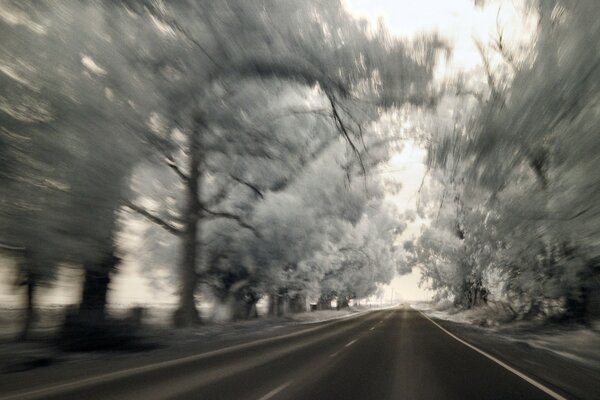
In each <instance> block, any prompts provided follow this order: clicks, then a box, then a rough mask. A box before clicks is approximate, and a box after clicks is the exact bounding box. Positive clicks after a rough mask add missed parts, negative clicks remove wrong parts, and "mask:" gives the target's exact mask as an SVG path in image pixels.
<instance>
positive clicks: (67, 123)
mask: <svg viewBox="0 0 600 400" xmlns="http://www.w3.org/2000/svg"><path fill="white" fill-rule="evenodd" d="M1 15H2V20H0V35H1V36H2V37H3V40H2V43H1V44H0V60H1V61H2V65H1V67H2V68H1V69H0V82H1V83H2V87H3V89H4V90H3V93H2V94H1V95H0V105H1V107H0V187H1V189H0V190H2V193H1V196H0V202H1V203H0V241H1V242H2V247H3V249H4V250H5V251H6V252H7V253H8V254H10V255H12V256H16V257H18V258H19V259H20V260H21V261H20V263H19V265H20V276H21V277H22V279H20V283H21V284H23V285H25V286H26V287H27V288H28V290H27V293H28V295H27V299H28V304H29V308H28V309H29V310H30V312H29V314H28V315H29V317H28V319H27V320H28V321H31V319H32V317H33V304H34V295H35V288H36V287H38V286H39V285H41V284H45V283H51V282H52V280H53V279H54V277H55V274H56V271H57V268H58V266H59V265H68V266H70V267H71V268H80V269H82V271H83V275H84V279H83V284H82V294H81V302H80V305H79V311H78V315H77V318H78V319H79V320H80V321H86V323H87V322H89V323H94V324H95V323H101V322H102V321H104V319H105V317H106V310H105V308H106V302H107V292H108V288H109V284H110V280H111V276H112V274H114V273H115V272H117V270H118V265H119V263H120V259H121V258H122V257H136V258H137V259H139V260H142V262H143V270H144V271H147V272H148V274H149V275H153V272H156V271H158V270H161V271H167V272H168V273H167V274H166V276H167V278H164V276H165V274H161V276H163V278H162V279H168V280H174V281H175V282H176V284H177V285H178V287H179V288H180V289H179V291H178V293H179V306H178V309H177V311H176V313H175V315H174V323H175V324H176V325H177V326H189V325H192V324H195V323H197V322H198V321H199V315H198V311H197V309H196V301H195V297H196V295H197V294H198V292H199V290H200V288H208V290H211V292H212V293H214V294H215V295H216V296H217V297H218V298H220V299H221V300H222V301H223V302H224V303H228V304H231V307H232V310H234V311H233V313H234V315H235V316H237V317H242V316H244V317H247V316H251V315H253V314H254V313H255V304H256V302H257V301H258V299H260V298H261V297H263V296H265V295H270V296H271V299H272V303H273V310H274V312H278V311H277V310H282V309H283V308H282V306H281V305H277V304H278V303H280V302H281V301H287V299H292V300H291V301H292V305H290V307H291V308H294V306H293V303H294V301H295V302H300V300H301V299H302V298H303V296H307V295H309V294H310V295H323V298H327V297H331V296H332V295H336V296H339V298H340V299H342V302H346V301H347V300H348V299H350V298H353V297H364V296H368V295H369V294H371V293H372V292H373V291H374V290H375V289H376V287H377V284H379V283H383V282H387V281H388V280H389V279H390V278H391V276H392V273H393V269H394V268H395V265H394V248H393V243H394V237H395V235H396V234H397V233H399V232H400V231H401V226H400V224H398V223H397V220H398V217H397V215H396V214H395V212H394V210H393V207H391V206H390V205H389V204H386V203H385V201H384V199H383V195H382V189H381V187H380V185H379V184H378V182H377V181H376V180H374V179H370V178H368V172H369V170H371V169H373V168H375V167H376V166H377V165H378V164H379V163H381V162H382V161H384V160H385V158H386V156H387V153H388V152H389V150H390V149H393V146H394V143H395V142H394V140H395V138H394V137H393V136H390V135H389V134H387V133H385V134H384V133H382V132H381V131H379V130H378V129H376V120H377V119H378V116H379V115H380V114H381V113H382V112H387V111H388V110H393V109H394V108H395V107H397V106H401V105H402V104H405V103H412V104H415V105H417V106H426V107H427V106H431V105H432V104H433V103H434V101H433V100H434V98H435V97H434V93H433V88H432V85H431V80H432V75H433V68H434V64H435V61H436V58H437V57H438V54H439V52H440V51H442V50H446V46H445V45H444V43H442V42H441V41H440V40H439V39H437V38H436V37H434V36H432V37H421V38H418V39H415V40H414V41H411V42H406V41H402V40H399V39H397V38H394V37H392V36H390V35H389V34H388V33H387V32H386V31H385V30H383V29H379V30H376V31H373V30H372V29H371V28H370V27H369V26H368V25H367V24H366V22H365V21H361V20H356V19H354V18H353V17H351V16H350V15H349V14H347V12H346V11H345V9H344V8H343V7H342V5H341V4H340V3H339V2H335V1H318V0H315V1H307V2H296V1H292V0H290V1H287V0H286V1H280V0H278V1H269V0H261V1H256V2H254V1H253V2H248V1H241V0H240V1H234V0H231V1H222V2H213V1H181V2H175V3H168V4H166V3H162V2H154V1H147V2H145V1H142V2H140V1H131V2H129V1H124V2H108V3H95V2H94V3H77V4H73V3H68V4H67V3H62V2H59V3H56V2H35V3H22V2H16V1H15V2H6V3H3V5H2V13H1ZM132 232H137V235H136V239H138V240H137V241H136V240H133V239H132V237H131V236H132V235H131V233H132ZM134 244H135V245H134ZM154 275H156V274H154ZM26 328H27V327H26Z"/></svg>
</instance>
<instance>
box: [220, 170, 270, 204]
mask: <svg viewBox="0 0 600 400" xmlns="http://www.w3.org/2000/svg"><path fill="white" fill-rule="evenodd" d="M229 176H230V177H231V179H233V180H234V181H235V182H237V183H239V184H240V185H244V186H246V187H248V188H249V189H250V190H252V191H253V192H254V193H256V195H257V196H258V197H260V198H261V199H264V198H265V196H264V194H263V193H262V191H261V190H260V189H259V188H258V187H257V186H255V185H254V184H252V183H250V182H248V181H245V180H244V179H242V178H240V177H237V176H235V175H232V174H230V175H229Z"/></svg>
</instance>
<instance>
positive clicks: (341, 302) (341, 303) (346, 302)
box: [337, 296, 350, 310]
mask: <svg viewBox="0 0 600 400" xmlns="http://www.w3.org/2000/svg"><path fill="white" fill-rule="evenodd" d="M348 307H350V299H349V298H348V296H338V299H337V309H338V310H341V309H342V308H348Z"/></svg>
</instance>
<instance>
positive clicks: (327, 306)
mask: <svg viewBox="0 0 600 400" xmlns="http://www.w3.org/2000/svg"><path fill="white" fill-rule="evenodd" d="M331 301H332V299H331V297H330V296H321V297H319V301H318V302H317V310H331V309H332V307H331Z"/></svg>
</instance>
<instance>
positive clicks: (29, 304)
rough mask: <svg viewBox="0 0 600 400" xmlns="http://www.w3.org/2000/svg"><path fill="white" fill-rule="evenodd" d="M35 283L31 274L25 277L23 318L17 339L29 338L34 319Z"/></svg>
mask: <svg viewBox="0 0 600 400" xmlns="http://www.w3.org/2000/svg"><path fill="white" fill-rule="evenodd" d="M36 285H37V282H36V280H35V278H33V277H31V276H29V277H27V281H26V282H25V286H26V287H25V320H24V322H23V327H22V329H21V333H20V334H19V340H27V339H29V334H30V331H31V326H32V325H33V322H34V320H35V308H34V304H35V289H36Z"/></svg>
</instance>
